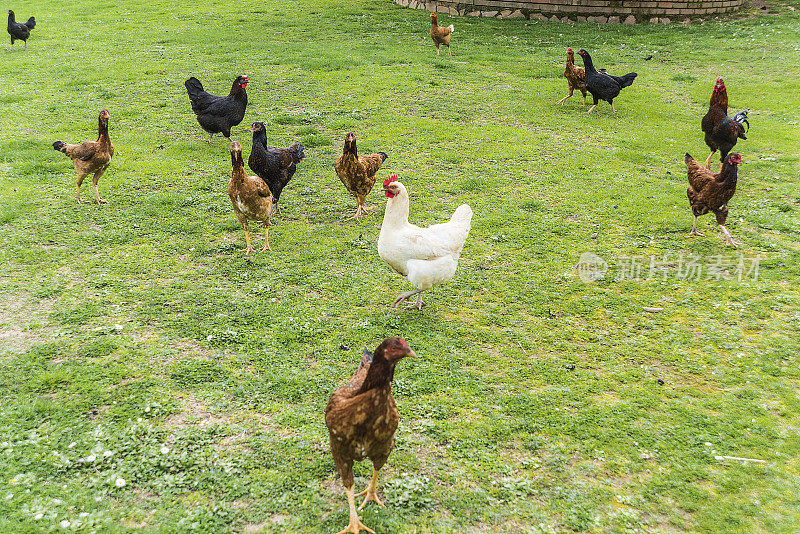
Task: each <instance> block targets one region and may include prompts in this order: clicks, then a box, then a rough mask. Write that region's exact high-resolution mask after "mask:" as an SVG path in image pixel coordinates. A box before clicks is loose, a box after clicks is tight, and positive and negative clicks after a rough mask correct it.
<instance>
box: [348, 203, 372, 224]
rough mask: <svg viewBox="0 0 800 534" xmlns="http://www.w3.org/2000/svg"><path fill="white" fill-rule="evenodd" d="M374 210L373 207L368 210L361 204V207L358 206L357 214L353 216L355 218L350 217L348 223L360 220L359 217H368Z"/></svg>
mask: <svg viewBox="0 0 800 534" xmlns="http://www.w3.org/2000/svg"><path fill="white" fill-rule="evenodd" d="M372 209H373V208H372V207H369V208H367V207H366V206H364V205H363V204H359V205H358V207H357V208H356V212H355V213H354V214H353V216H352V217H349V218H348V219H347V220H348V221H349V220H350V219H356V220H358V218H359V217H363V216H364V215H366V214H367V213H369V212H370V211H372Z"/></svg>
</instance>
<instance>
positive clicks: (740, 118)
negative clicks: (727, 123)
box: [731, 109, 750, 139]
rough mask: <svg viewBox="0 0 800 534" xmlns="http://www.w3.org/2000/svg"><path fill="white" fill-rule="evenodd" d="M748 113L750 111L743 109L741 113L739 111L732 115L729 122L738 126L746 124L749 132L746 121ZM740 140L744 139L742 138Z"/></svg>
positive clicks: (748, 124) (748, 125)
mask: <svg viewBox="0 0 800 534" xmlns="http://www.w3.org/2000/svg"><path fill="white" fill-rule="evenodd" d="M749 111H750V110H749V109H743V110H742V111H740V112H739V113H737V114H736V115H734V116H733V118H732V119H731V120H732V121H733V122H736V123H738V124H742V125H744V124H746V125H747V129H748V131H749V130H750V123H749V122H748V121H747V113H748V112H749ZM742 139H744V137H742Z"/></svg>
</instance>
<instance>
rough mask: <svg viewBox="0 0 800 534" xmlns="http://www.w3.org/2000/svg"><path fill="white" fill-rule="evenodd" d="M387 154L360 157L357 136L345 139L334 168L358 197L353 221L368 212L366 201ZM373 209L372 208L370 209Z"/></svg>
mask: <svg viewBox="0 0 800 534" xmlns="http://www.w3.org/2000/svg"><path fill="white" fill-rule="evenodd" d="M388 157H389V156H387V155H386V152H376V153H375V154H370V155H369V156H359V155H358V152H357V149H356V134H354V133H353V132H349V133H348V134H347V135H346V136H345V138H344V150H343V151H342V155H341V156H339V158H338V159H337V160H336V163H335V164H334V166H333V168H334V169H335V170H336V174H337V175H338V176H339V179H340V180H341V181H342V183H343V184H344V186H345V187H346V188H347V190H348V191H350V193H351V194H352V195H353V196H354V197H356V203H357V204H358V208H356V212H355V214H354V215H353V216H352V217H350V218H351V219H358V218H359V217H360V216H361V215H363V214H364V213H365V212H366V211H368V210H367V208H365V207H364V201H365V200H366V198H367V195H369V192H370V191H372V186H373V185H375V174H376V173H377V172H378V169H380V168H381V165H383V162H384V161H386V158H388ZM370 209H371V208H370Z"/></svg>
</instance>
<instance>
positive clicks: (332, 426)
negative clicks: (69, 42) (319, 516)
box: [8, 10, 749, 534]
mask: <svg viewBox="0 0 800 534" xmlns="http://www.w3.org/2000/svg"><path fill="white" fill-rule="evenodd" d="M35 25H36V21H35V18H34V17H30V19H29V20H28V21H27V22H25V23H17V22H16V20H15V18H14V12H13V11H11V10H9V11H8V33H9V35H10V37H11V46H12V48H13V44H14V41H15V40H21V41H23V42H24V43H25V48H27V40H28V38H29V36H30V30H32V29H33V28H34V27H35ZM453 31H454V27H453V26H452V25H450V26H447V27H442V26H439V21H438V17H437V14H436V13H431V27H430V37H431V39H432V41H433V43H434V44H435V45H436V50H437V55H439V47H440V45H446V46H447V48H448V54H450V55H452V52H451V50H450V39H451V35H452V33H453ZM9 50H11V48H10V49H9ZM578 55H580V56H581V58H582V59H583V63H584V66H583V67H582V68H581V67H578V66H576V65H575V52H574V51H573V49H572V48H571V47H570V48H567V59H566V65H565V70H564V77H565V78H566V79H567V82H568V90H569V94H568V95H567V96H565V97H564V98H562V99H561V100H559V101H558V103H559V104H563V103H564V102H565V101H566V100H567V99H568V98H570V97H571V96H572V94H573V92H574V91H575V90H578V91H580V92H581V93H582V95H583V105H584V106H585V105H586V95H587V92H588V93H590V94H591V95H592V98H593V105H592V107H591V108H590V109H589V110H588V113H591V112H592V111H593V110H594V109H595V107H596V106H597V105H598V103H599V101H600V100H603V101H606V102H608V103H609V104H610V105H611V109H612V112H614V113H616V111H617V110H616V108H615V107H614V102H613V101H614V99H615V98H617V97H618V96H619V95H620V92H621V91H622V89H624V88H626V87H629V86H631V85H632V84H633V83H634V80H635V79H636V77H637V74H636V73H635V72H631V73H628V74H625V75H624V76H615V75H611V74H608V73H607V72H606V70H605V69H600V70H597V69H596V68H595V67H594V64H593V61H592V58H591V56H590V55H589V53H588V52H587V51H586V50H584V49H580V50H579V51H578ZM249 81H250V80H249V77H248V76H247V75H244V74H243V75H239V76H237V77H236V78H235V80H234V81H233V83H232V85H231V90H230V92H229V94H228V95H226V96H217V95H214V94H211V93H208V92H207V91H206V90H205V87H204V86H203V84H202V82H201V81H200V80H199V79H197V78H195V77H190V78H189V79H187V80H186V82H185V83H184V85H185V89H186V92H187V94H188V97H189V102H190V104H191V109H192V111H193V112H194V114H195V116H196V119H197V122H198V124H199V125H200V127H201V128H202V129H203V130H204V131H205V132H207V133H208V134H209V138H208V140H207V141H208V142H209V143H211V142H212V141H213V136H214V134H217V133H220V134H222V135H223V136H224V137H226V138H227V139H228V140H229V141H230V140H231V139H230V138H231V132H232V129H233V128H234V127H236V126H238V125H239V124H241V123H242V121H243V120H244V117H245V114H246V111H247V105H248V99H247V85H248V83H249ZM748 112H749V110H747V109H746V110H742V111H740V112H739V113H737V114H735V115H734V116H733V117H728V95H727V88H726V86H725V83H724V81H723V80H722V79H721V78H717V81H716V84H715V86H714V89H713V92H712V95H711V100H710V102H709V109H708V112H707V113H706V115H705V116H704V117H703V118H702V121H701V130H702V131H703V133H704V136H705V137H704V140H705V142H706V144H707V145H708V147H709V149H710V150H711V154H710V155H709V156H708V158H707V159H706V160H705V164H704V165H701V164H700V163H698V161H697V160H695V159H694V158H693V157H692V156H691V155H690V154H689V153H688V152H687V153H686V154H685V156H684V162H685V165H686V170H687V178H688V181H689V188H688V189H687V196H688V199H689V204H690V207H691V211H692V215H693V216H694V221H693V224H692V230H691V232H690V235H703V234H701V233H700V232H699V231H698V230H697V218H698V217H699V216H701V215H704V214H707V213H714V215H715V216H716V221H717V223H718V225H719V227H720V229H721V231H722V233H723V235H724V237H725V242H726V243H727V244H728V245H732V246H737V245H740V244H741V243H739V242H737V241H735V240H734V239H733V238H732V237H731V235H730V233H729V231H728V229H727V227H726V226H725V222H726V218H727V215H728V202H729V201H730V200H731V198H732V197H733V195H734V193H735V191H736V185H737V178H738V166H739V165H740V164H741V162H742V157H741V155H740V154H738V153H733V152H731V150H732V149H733V147H734V145H736V143H737V141H738V140H739V139H747V137H746V136H745V135H744V134H745V125H746V126H747V128H748V129H749V122H748V118H747V113H748ZM110 117H111V115H110V113H109V111H108V110H105V109H104V110H103V111H101V112H100V114H99V116H98V138H97V140H96V141H85V142H83V143H80V144H69V143H66V142H64V141H56V142H54V143H53V148H54V149H55V150H57V151H59V152H62V153H64V154H65V155H66V156H67V157H69V158H70V160H71V161H72V163H73V165H74V167H75V171H76V173H77V179H76V184H77V193H76V199H77V201H78V202H79V203H80V202H82V199H81V194H80V188H81V184H82V183H83V180H84V179H85V178H86V177H87V176H89V175H90V174H91V175H93V176H92V184H93V188H94V199H95V202H96V203H98V204H102V203H106V202H107V201H106V200H105V199H101V198H100V195H99V192H98V187H97V185H98V180H99V179H100V177H102V175H103V173H104V172H105V171H106V169H108V167H109V165H110V163H111V160H112V157H113V155H114V146H113V144H112V142H111V139H110V136H109V120H110ZM249 132H250V133H251V134H252V146H251V151H250V156H249V158H248V161H247V162H248V167H249V168H250V170H251V171H252V172H253V173H255V176H250V175H248V174H247V171H246V170H245V165H244V156H243V154H242V145H241V144H240V143H239V142H238V141H235V140H233V141H231V142H230V156H231V175H230V179H229V180H228V184H227V193H228V196H229V197H230V200H231V204H232V206H233V211H234V214H235V216H236V218H237V219H238V220H239V222H240V224H241V225H242V228H243V230H244V233H245V243H246V248H245V254H249V253H251V252H252V251H253V250H254V248H253V246H252V243H251V241H250V231H249V224H248V221H256V222H261V223H262V225H263V229H264V243H263V246H262V247H261V248H260V251H261V252H264V251H267V250H271V247H270V244H269V233H268V231H269V226H270V221H271V218H272V217H273V216H275V215H277V214H278V213H279V206H278V201H279V198H280V195H281V192H282V191H283V190H284V189H285V187H286V186H287V184H288V183H289V181H290V180H292V178H293V176H294V175H295V172H296V170H297V165H298V164H300V163H301V162H302V160H303V159H304V158H305V157H306V155H305V147H303V145H302V143H300V142H294V143H292V144H291V145H290V146H289V147H287V148H277V147H271V146H268V144H267V143H268V141H267V130H266V127H265V125H264V123H263V122H259V121H256V122H253V123H252V126H251V128H250V129H249ZM717 151H719V152H720V161H721V163H722V166H721V168H720V171H719V172H716V173H715V172H713V171H712V170H711V169H710V161H711V158H712V156H713V155H714V154H715V153H716V152H717ZM388 157H389V156H388V154H387V153H386V152H382V151H379V152H375V153H372V154H368V155H359V154H358V150H357V144H356V134H355V133H354V132H348V133H346V134H345V136H344V146H343V149H342V154H341V155H340V156H339V157H338V158H337V159H336V161H335V162H334V164H333V169H334V172H335V174H336V175H337V176H338V177H339V179H340V180H341V182H342V184H343V185H344V187H345V188H346V189H347V191H348V192H349V193H350V194H352V195H353V197H354V198H355V201H356V210H355V212H354V213H353V215H352V216H351V217H350V218H351V219H359V218H360V217H363V216H365V215H366V214H367V213H368V212H369V211H370V210H371V208H368V207H367V206H366V205H365V202H366V198H367V196H368V195H369V194H370V192H371V191H372V190H373V188H374V185H375V182H376V181H377V180H378V179H379V178H378V173H379V171H380V170H381V168H382V166H383V165H384V163H385V162H386V160H387V159H388ZM381 192H383V194H384V195H385V197H386V198H387V202H386V208H385V210H384V217H383V223H382V225H381V228H380V234H379V237H378V242H377V249H378V255H379V256H380V258H381V259H382V260H383V261H384V262H385V263H386V264H387V265H388V266H389V267H390V268H391V269H392V270H393V271H395V272H396V273H398V274H400V275H402V276H403V277H406V278H407V279H408V281H409V283H410V284H411V285H412V286H413V287H414V288H415V289H414V290H411V291H407V292H403V293H401V294H400V295H398V296H397V297H396V298H395V299H394V301H393V302H392V306H397V305H399V304H400V303H401V302H403V301H404V300H408V299H411V298H412V297H416V299H415V301H414V303H413V304H411V305H410V306H409V307H410V308H417V309H418V310H421V309H422V307H423V306H424V302H423V300H422V292H424V291H426V290H429V289H431V288H432V287H434V286H437V285H440V284H443V283H445V282H447V281H448V280H450V279H452V278H453V276H454V275H455V273H456V270H457V267H458V262H459V258H460V255H461V253H462V250H463V249H464V245H465V243H466V240H467V237H468V235H469V232H470V229H471V224H472V217H473V211H472V209H471V208H470V206H469V205H467V204H463V205H461V206H459V207H458V208H457V209H456V210H455V212H454V213H453V215H452V216H451V217H450V219H449V221H447V222H444V223H440V224H434V225H432V226H429V227H427V228H422V227H419V226H416V225H414V224H412V223H411V222H409V213H410V211H411V201H410V198H409V194H408V190H407V189H406V186H405V185H404V184H403V183H402V182H400V180H399V177H398V176H397V175H391V176H387V177H386V178H385V179H384V180H383V181H382V187H381ZM408 356H415V354H414V351H413V350H411V348H410V347H409V346H408V344H407V343H406V341H405V340H403V339H402V338H389V339H386V340H384V341H383V342H382V343H381V344H380V345H379V346H378V347H377V348H376V349H375V351H374V352H370V351H369V350H367V349H365V350H364V355H363V357H362V359H361V362H360V365H359V366H358V368H357V370H356V372H355V374H354V375H353V376H352V377H351V378H350V380H349V381H348V382H347V383H345V384H344V385H342V386H341V387H340V388H338V389H337V390H336V391H335V393H333V395H332V396H331V397H330V400H329V402H328V405H327V408H326V409H325V424H326V426H327V428H328V431H329V437H330V449H331V453H332V455H333V457H334V463H335V465H336V468H337V470H338V471H339V474H340V476H341V479H342V483H343V485H344V487H345V490H346V494H347V501H348V507H349V514H350V522H349V524H348V525H347V527H346V528H345V529H344V530H343V531H342V533H344V532H352V533H355V534H358V533H359V532H360V531H361V530H366V531H368V532H373V531H372V530H371V529H369V528H368V527H366V526H365V525H364V524H362V523H361V520H360V518H359V516H358V512H357V509H356V507H355V497H357V496H362V495H363V496H364V501H363V503H362V504H361V507H360V508H359V510H360V509H361V508H363V507H364V506H365V505H366V504H367V503H368V502H369V501H373V502H375V503H376V504H378V505H380V506H383V503H382V502H381V501H380V499H379V498H378V495H377V483H378V475H379V472H380V470H381V468H382V467H383V466H384V465H385V463H386V461H387V459H388V457H389V454H390V452H391V450H392V448H393V446H394V443H395V431H396V429H397V426H398V421H399V414H398V411H397V407H396V405H395V402H394V399H393V398H392V395H391V384H392V379H393V377H394V369H395V365H396V364H397V363H398V362H399V361H400V360H402V359H403V358H405V357H408ZM363 459H369V460H371V461H372V463H373V475H372V478H371V481H370V482H369V485H368V486H367V488H366V489H365V490H364V491H363V492H361V493H360V494H355V493H354V478H353V463H354V462H355V461H358V460H363Z"/></svg>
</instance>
